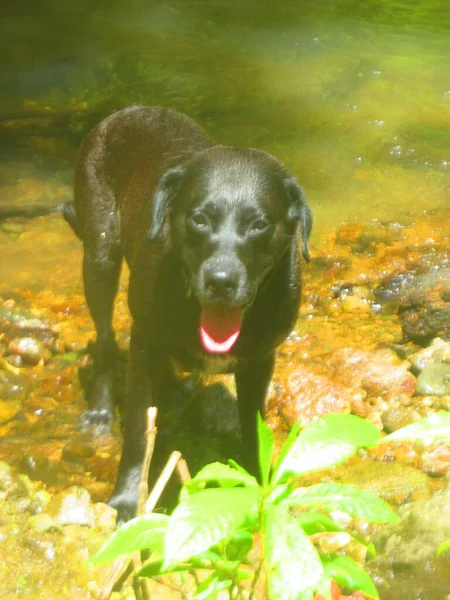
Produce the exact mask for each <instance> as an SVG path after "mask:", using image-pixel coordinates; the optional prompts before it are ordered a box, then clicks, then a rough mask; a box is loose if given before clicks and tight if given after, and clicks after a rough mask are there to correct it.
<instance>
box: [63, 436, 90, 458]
mask: <svg viewBox="0 0 450 600" xmlns="http://www.w3.org/2000/svg"><path fill="white" fill-rule="evenodd" d="M94 454H95V450H94V448H93V447H92V446H91V445H90V444H86V443H84V442H76V441H72V442H69V443H68V444H66V446H64V448H63V451H62V457H63V459H64V460H67V461H74V462H84V461H85V460H86V459H87V458H90V457H91V456H93V455H94Z"/></svg>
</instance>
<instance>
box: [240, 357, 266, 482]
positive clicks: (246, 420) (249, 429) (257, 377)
mask: <svg viewBox="0 0 450 600" xmlns="http://www.w3.org/2000/svg"><path fill="white" fill-rule="evenodd" d="M274 367H275V352H272V353H271V354H270V355H269V356H267V357H266V358H263V359H261V360H254V361H249V362H248V363H247V364H246V365H245V367H244V368H243V369H242V370H240V371H237V372H236V389H237V398H238V407H239V418H240V421H241V431H242V442H243V447H244V466H245V467H246V469H247V470H248V471H250V473H252V474H253V475H255V476H257V477H258V479H259V477H260V472H259V463H258V438H257V432H256V415H257V413H258V411H259V412H261V415H263V414H264V403H265V400H266V395H267V389H268V387H269V383H270V380H271V379H272V374H273V370H274Z"/></svg>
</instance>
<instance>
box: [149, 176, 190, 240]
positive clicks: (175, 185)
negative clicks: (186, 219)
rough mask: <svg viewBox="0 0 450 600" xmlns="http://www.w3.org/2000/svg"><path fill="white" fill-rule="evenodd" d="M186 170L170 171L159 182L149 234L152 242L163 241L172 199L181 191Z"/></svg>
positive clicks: (154, 197) (154, 196) (154, 198)
mask: <svg viewBox="0 0 450 600" xmlns="http://www.w3.org/2000/svg"><path fill="white" fill-rule="evenodd" d="M184 173H185V171H184V169H180V168H177V169H169V170H168V171H166V172H165V173H164V175H163V176H162V177H161V179H160V180H159V183H158V185H157V187H156V190H155V193H154V195H153V204H152V212H151V220H150V228H149V231H148V234H147V237H148V239H149V240H150V241H151V242H155V241H157V240H159V239H161V235H162V232H163V229H164V224H165V222H166V219H167V214H168V211H169V207H170V203H171V201H172V198H173V197H174V196H175V195H176V193H177V192H178V190H179V189H180V185H181V182H182V180H183V177H184Z"/></svg>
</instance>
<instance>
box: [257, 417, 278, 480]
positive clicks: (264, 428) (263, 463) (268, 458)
mask: <svg viewBox="0 0 450 600" xmlns="http://www.w3.org/2000/svg"><path fill="white" fill-rule="evenodd" d="M273 446H274V441H273V433H272V430H271V429H270V427H269V426H268V425H267V423H266V422H265V421H264V419H263V418H262V417H261V415H260V414H259V413H258V457H259V468H260V471H261V481H262V484H263V485H267V484H268V483H269V474H270V467H271V465H272V454H273Z"/></svg>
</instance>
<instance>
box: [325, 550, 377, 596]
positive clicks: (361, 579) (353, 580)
mask: <svg viewBox="0 0 450 600" xmlns="http://www.w3.org/2000/svg"><path fill="white" fill-rule="evenodd" d="M324 568H325V573H326V574H327V575H328V576H329V577H331V579H334V580H335V581H336V583H337V584H338V585H339V587H341V588H344V589H345V590H346V591H353V590H361V591H362V592H364V594H366V596H370V598H377V600H378V597H379V596H378V592H377V589H376V587H375V585H374V583H373V581H372V580H371V579H370V577H369V575H368V574H367V573H366V572H365V571H364V569H363V568H362V567H360V566H359V565H358V563H356V562H355V561H354V560H352V559H351V558H349V557H348V556H340V557H338V558H335V559H333V560H331V561H330V562H328V563H326V564H325V565H324Z"/></svg>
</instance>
